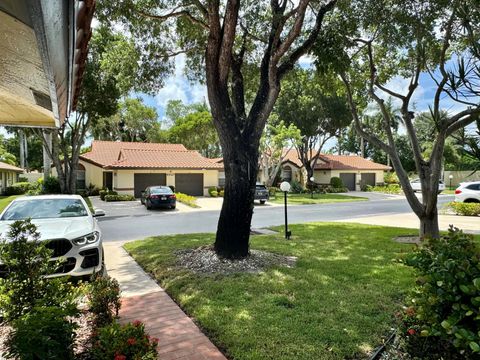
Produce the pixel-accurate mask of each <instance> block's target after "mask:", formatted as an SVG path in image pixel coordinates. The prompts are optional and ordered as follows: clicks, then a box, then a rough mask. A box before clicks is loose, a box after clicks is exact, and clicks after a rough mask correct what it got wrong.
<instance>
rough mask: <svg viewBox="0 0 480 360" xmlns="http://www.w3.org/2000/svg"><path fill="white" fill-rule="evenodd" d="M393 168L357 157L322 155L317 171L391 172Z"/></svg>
mask: <svg viewBox="0 0 480 360" xmlns="http://www.w3.org/2000/svg"><path fill="white" fill-rule="evenodd" d="M390 169H391V167H390V166H387V165H383V164H378V163H376V162H373V161H371V160H367V159H364V158H362V157H361V156H357V155H329V154H328V155H327V154H322V155H320V157H319V161H318V162H317V165H316V166H315V170H390Z"/></svg>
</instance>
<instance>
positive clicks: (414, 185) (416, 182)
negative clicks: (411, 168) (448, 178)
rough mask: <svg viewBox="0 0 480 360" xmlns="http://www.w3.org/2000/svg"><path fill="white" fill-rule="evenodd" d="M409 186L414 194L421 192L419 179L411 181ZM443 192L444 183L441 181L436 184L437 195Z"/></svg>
mask: <svg viewBox="0 0 480 360" xmlns="http://www.w3.org/2000/svg"><path fill="white" fill-rule="evenodd" d="M410 185H411V186H412V189H413V191H414V192H417V191H422V184H421V183H420V179H413V180H412V181H410ZM443 190H445V183H444V182H443V180H440V181H439V182H438V193H439V194H440V193H441V192H442V191H443Z"/></svg>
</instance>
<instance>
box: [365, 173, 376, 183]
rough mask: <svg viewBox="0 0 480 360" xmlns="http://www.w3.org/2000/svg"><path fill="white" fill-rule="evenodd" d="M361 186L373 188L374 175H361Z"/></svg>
mask: <svg viewBox="0 0 480 360" xmlns="http://www.w3.org/2000/svg"><path fill="white" fill-rule="evenodd" d="M362 185H370V186H375V173H362Z"/></svg>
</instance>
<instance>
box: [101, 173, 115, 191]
mask: <svg viewBox="0 0 480 360" xmlns="http://www.w3.org/2000/svg"><path fill="white" fill-rule="evenodd" d="M103 187H104V188H107V189H109V190H113V172H111V171H105V172H104V173H103Z"/></svg>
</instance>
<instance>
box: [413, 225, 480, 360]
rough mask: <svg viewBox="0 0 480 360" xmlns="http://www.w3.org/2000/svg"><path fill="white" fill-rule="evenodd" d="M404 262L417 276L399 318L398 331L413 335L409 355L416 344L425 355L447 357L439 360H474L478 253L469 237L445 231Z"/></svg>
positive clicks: (479, 322)
mask: <svg viewBox="0 0 480 360" xmlns="http://www.w3.org/2000/svg"><path fill="white" fill-rule="evenodd" d="M406 263H407V265H409V266H412V267H414V268H415V270H416V272H417V275H418V277H417V284H418V287H417V289H416V292H415V295H414V299H413V301H412V304H413V306H412V307H411V308H408V309H407V310H408V312H407V311H405V314H404V318H403V324H404V326H405V328H404V329H403V331H404V334H405V333H406V334H407V335H408V336H412V337H413V338H412V339H411V340H412V341H410V348H411V349H414V350H415V352H416V353H415V356H419V354H418V351H419V350H421V349H420V347H419V345H420V344H424V347H425V344H428V347H429V348H426V349H425V352H426V353H427V354H430V355H431V352H432V349H436V350H435V351H440V354H446V355H448V356H446V357H444V358H449V359H454V358H457V356H458V357H460V358H463V359H466V358H478V354H480V310H479V309H480V249H479V248H478V247H477V245H476V244H475V242H474V241H473V237H472V236H471V235H467V234H464V233H463V232H462V231H460V230H458V229H456V228H455V229H454V228H450V230H449V234H448V236H444V237H442V238H440V239H427V240H426V241H425V243H424V245H423V246H422V247H421V248H420V249H419V250H418V251H416V252H414V253H413V254H411V255H410V256H409V257H408V258H407V261H406ZM414 335H416V337H417V338H415V336H414ZM418 335H419V336H418ZM419 337H423V339H418V338H419ZM454 349H456V350H454ZM422 351H424V350H422ZM450 353H451V355H450ZM420 357H421V358H432V357H422V356H420ZM433 358H435V356H434V357H433Z"/></svg>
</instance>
